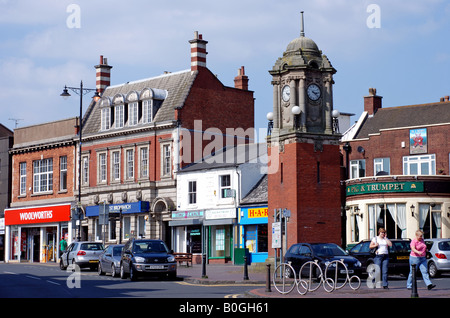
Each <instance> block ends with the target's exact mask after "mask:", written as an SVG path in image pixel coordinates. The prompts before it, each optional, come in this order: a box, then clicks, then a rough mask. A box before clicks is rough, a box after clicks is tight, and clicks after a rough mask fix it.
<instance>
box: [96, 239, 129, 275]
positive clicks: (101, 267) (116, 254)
mask: <svg viewBox="0 0 450 318" xmlns="http://www.w3.org/2000/svg"><path fill="white" fill-rule="evenodd" d="M124 246H125V245H124V244H118V245H109V246H108V247H107V248H106V249H105V250H104V251H103V252H102V253H101V254H100V256H99V258H98V260H99V262H98V274H99V275H104V274H105V273H111V276H112V277H116V276H118V274H119V273H120V258H121V257H122V250H123V247H124Z"/></svg>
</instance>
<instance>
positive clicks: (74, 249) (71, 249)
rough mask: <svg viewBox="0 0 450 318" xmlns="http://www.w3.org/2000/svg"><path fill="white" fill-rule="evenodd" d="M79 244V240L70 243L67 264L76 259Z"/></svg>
mask: <svg viewBox="0 0 450 318" xmlns="http://www.w3.org/2000/svg"><path fill="white" fill-rule="evenodd" d="M78 245H79V243H77V242H75V243H72V244H70V246H69V248H68V253H67V265H69V264H72V260H73V259H75V256H76V255H77V251H78Z"/></svg>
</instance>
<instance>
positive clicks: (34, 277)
mask: <svg viewBox="0 0 450 318" xmlns="http://www.w3.org/2000/svg"><path fill="white" fill-rule="evenodd" d="M25 277H28V278H32V279H36V280H41V279H40V278H39V277H36V276H28V275H26V276H25Z"/></svg>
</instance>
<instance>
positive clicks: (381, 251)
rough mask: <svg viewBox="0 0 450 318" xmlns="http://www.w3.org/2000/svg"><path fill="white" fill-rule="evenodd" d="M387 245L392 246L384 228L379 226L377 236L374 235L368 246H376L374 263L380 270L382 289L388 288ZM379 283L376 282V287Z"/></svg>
mask: <svg viewBox="0 0 450 318" xmlns="http://www.w3.org/2000/svg"><path fill="white" fill-rule="evenodd" d="M389 246H392V242H391V241H390V240H389V239H388V238H387V236H386V230H385V229H384V228H382V227H381V228H380V229H379V230H378V236H375V237H374V238H373V239H372V241H371V242H370V246H369V248H371V249H372V248H377V251H376V252H375V258H374V260H373V261H374V263H375V265H377V266H378V268H379V269H380V270H381V277H382V284H383V288H384V289H388V288H389V283H388V265H389ZM378 285H379V284H378V283H377V287H379V286H378Z"/></svg>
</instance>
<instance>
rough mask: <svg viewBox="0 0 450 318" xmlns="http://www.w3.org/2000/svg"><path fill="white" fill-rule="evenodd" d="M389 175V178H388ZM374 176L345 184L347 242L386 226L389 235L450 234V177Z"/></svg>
mask: <svg viewBox="0 0 450 318" xmlns="http://www.w3.org/2000/svg"><path fill="white" fill-rule="evenodd" d="M389 179H390V180H389ZM421 179H423V181H420V180H419V181H417V180H416V178H414V177H397V178H396V179H395V180H393V179H392V177H385V178H378V180H377V182H374V180H372V178H366V179H362V180H361V181H352V182H351V183H348V184H347V188H346V196H347V198H346V215H347V218H346V219H347V242H348V243H349V244H354V243H357V242H359V241H361V240H363V239H370V238H373V237H374V236H376V235H377V233H378V229H379V228H385V229H386V232H387V236H388V238H398V239H402V238H414V235H415V231H416V230H418V229H420V230H422V231H424V238H445V237H449V236H450V227H449V225H448V224H449V220H450V193H449V192H448V189H449V187H450V180H448V178H442V177H431V176H427V177H426V178H425V177H421Z"/></svg>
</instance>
